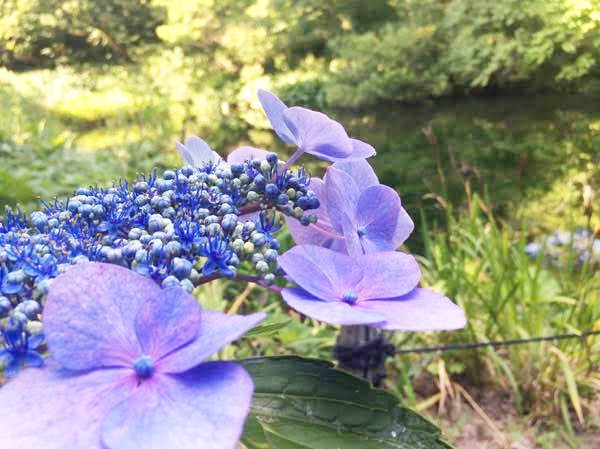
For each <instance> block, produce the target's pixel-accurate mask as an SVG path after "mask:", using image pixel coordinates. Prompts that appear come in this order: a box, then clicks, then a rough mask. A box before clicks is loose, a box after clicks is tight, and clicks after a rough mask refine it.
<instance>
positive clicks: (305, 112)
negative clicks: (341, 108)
mask: <svg viewBox="0 0 600 449" xmlns="http://www.w3.org/2000/svg"><path fill="white" fill-rule="evenodd" d="M258 99H259V100H260V103H261V104H262V107H263V109H264V111H265V114H266V115H267V118H268V119H269V121H270V122H271V126H272V127H273V130H274V131H275V133H276V134H277V136H279V138H280V139H281V140H283V141H284V142H286V143H289V144H291V145H295V146H296V147H297V148H298V150H297V151H296V154H294V155H293V156H292V158H291V159H290V160H289V161H288V164H291V163H293V162H294V161H296V160H297V159H298V158H299V157H300V156H301V155H302V153H309V154H312V155H313V156H316V157H318V158H320V159H324V160H326V161H331V162H335V161H339V160H348V159H362V158H367V157H371V156H373V155H374V154H375V148H373V147H372V146H371V145H369V144H368V143H365V142H363V141H361V140H358V139H352V138H350V137H348V134H346V130H345V129H344V127H343V126H342V125H340V124H339V123H338V122H336V121H335V120H333V119H331V118H329V117H328V116H327V115H325V114H323V113H322V112H317V111H311V110H310V109H306V108H301V107H298V106H293V107H288V106H287V105H286V104H285V103H284V102H283V101H281V100H280V99H279V98H278V97H277V96H276V95H275V94H273V93H271V92H269V91H266V90H259V91H258Z"/></svg>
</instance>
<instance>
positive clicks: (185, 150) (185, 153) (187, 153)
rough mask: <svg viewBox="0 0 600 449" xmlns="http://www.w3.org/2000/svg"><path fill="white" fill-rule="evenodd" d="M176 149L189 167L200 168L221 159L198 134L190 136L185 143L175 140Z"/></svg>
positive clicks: (216, 162)
mask: <svg viewBox="0 0 600 449" xmlns="http://www.w3.org/2000/svg"><path fill="white" fill-rule="evenodd" d="M175 146H176V147H177V151H179V154H180V155H181V157H182V158H183V160H184V161H185V162H186V164H188V165H189V166H191V167H195V168H201V167H203V166H205V165H206V164H213V165H217V164H218V163H220V162H221V161H222V159H221V156H219V153H217V152H216V151H213V149H212V148H211V147H210V145H209V144H208V143H206V142H205V141H204V140H203V139H201V138H200V137H198V136H190V137H188V138H187V139H186V141H185V144H183V143H181V142H177V143H176V145H175Z"/></svg>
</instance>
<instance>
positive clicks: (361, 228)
mask: <svg viewBox="0 0 600 449" xmlns="http://www.w3.org/2000/svg"><path fill="white" fill-rule="evenodd" d="M356 233H357V234H358V236H359V237H364V236H365V234H366V233H367V228H365V227H364V226H359V227H358V229H357V230H356Z"/></svg>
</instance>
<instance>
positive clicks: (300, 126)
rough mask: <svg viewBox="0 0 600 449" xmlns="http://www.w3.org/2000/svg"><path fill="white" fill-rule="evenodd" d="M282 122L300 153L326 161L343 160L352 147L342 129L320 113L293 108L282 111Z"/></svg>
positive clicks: (349, 153)
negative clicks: (293, 138)
mask: <svg viewBox="0 0 600 449" xmlns="http://www.w3.org/2000/svg"><path fill="white" fill-rule="evenodd" d="M283 121H284V122H285V124H286V125H287V127H288V128H289V129H290V131H291V132H292V134H293V135H294V137H295V138H296V139H295V140H296V142H295V143H296V145H297V146H298V148H300V149H301V150H302V151H305V152H306V153H309V154H312V155H313V156H317V157H320V158H321V159H325V160H328V161H335V160H336V159H344V158H347V157H348V156H350V155H351V154H352V151H353V147H352V142H351V141H350V138H349V137H348V134H346V130H344V127H343V126H342V125H340V124H339V123H338V122H336V121H335V120H332V119H330V118H329V117H327V116H326V115H325V114H323V113H321V112H316V111H311V110H310V109H305V108H300V107H297V106H294V107H292V108H288V109H286V110H284V111H283Z"/></svg>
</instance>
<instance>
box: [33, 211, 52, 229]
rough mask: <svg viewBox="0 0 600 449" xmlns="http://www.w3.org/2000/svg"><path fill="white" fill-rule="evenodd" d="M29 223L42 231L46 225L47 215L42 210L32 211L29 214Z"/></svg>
mask: <svg viewBox="0 0 600 449" xmlns="http://www.w3.org/2000/svg"><path fill="white" fill-rule="evenodd" d="M30 220H31V224H32V225H33V226H35V227H36V228H37V229H38V230H39V231H43V230H44V229H45V228H46V226H48V217H47V216H46V214H45V213H43V212H39V211H36V212H33V213H32V214H31V216H30Z"/></svg>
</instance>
